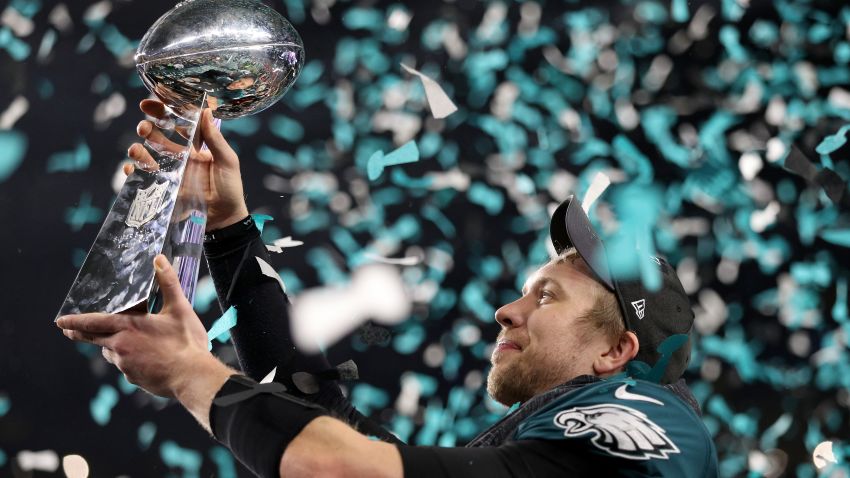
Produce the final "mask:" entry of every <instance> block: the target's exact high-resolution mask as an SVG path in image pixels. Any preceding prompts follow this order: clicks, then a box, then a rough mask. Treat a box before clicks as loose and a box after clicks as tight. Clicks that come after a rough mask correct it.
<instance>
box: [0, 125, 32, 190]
mask: <svg viewBox="0 0 850 478" xmlns="http://www.w3.org/2000/svg"><path fill="white" fill-rule="evenodd" d="M0 151H2V154H0V182H3V181H5V180H7V179H9V177H10V176H12V174H13V173H14V172H15V171H16V170H17V169H18V166H20V165H21V161H23V159H24V154H26V152H27V137H26V136H25V135H24V134H23V133H21V132H20V131H15V130H5V131H0Z"/></svg>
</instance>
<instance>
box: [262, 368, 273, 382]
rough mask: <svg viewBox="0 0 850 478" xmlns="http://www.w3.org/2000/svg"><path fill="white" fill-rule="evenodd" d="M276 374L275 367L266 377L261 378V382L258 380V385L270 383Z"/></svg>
mask: <svg viewBox="0 0 850 478" xmlns="http://www.w3.org/2000/svg"><path fill="white" fill-rule="evenodd" d="M276 373H277V367H275V368H273V369H272V371H271V372H269V373H267V374H266V376H265V377H263V379H262V380H260V383H271V382H272V380H274V376H275V374H276Z"/></svg>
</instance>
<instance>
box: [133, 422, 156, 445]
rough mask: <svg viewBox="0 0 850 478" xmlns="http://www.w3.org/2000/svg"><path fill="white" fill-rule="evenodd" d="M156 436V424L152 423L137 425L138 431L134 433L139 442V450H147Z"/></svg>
mask: <svg viewBox="0 0 850 478" xmlns="http://www.w3.org/2000/svg"><path fill="white" fill-rule="evenodd" d="M155 436H156V424H155V423H153V422H145V423H142V424H141V425H139V430H138V431H137V432H136V437H137V439H138V440H139V448H141V449H142V450H147V449H148V448H149V447H150V446H151V443H152V442H153V439H154V437H155Z"/></svg>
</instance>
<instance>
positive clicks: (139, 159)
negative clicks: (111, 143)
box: [125, 143, 159, 174]
mask: <svg viewBox="0 0 850 478" xmlns="http://www.w3.org/2000/svg"><path fill="white" fill-rule="evenodd" d="M127 156H128V157H129V158H130V159H132V160H133V161H135V162H136V163H138V165H139V167H140V168H142V169H143V170H145V171H148V172H154V171H159V163H157V162H156V160H155V159H153V156H151V153H150V152H148V150H147V149H145V147H144V146H142V145H141V144H139V143H133V144H131V145H130V147H129V148H128V149H127ZM125 171H126V170H125ZM130 172H133V171H132V170H130ZM128 174H129V173H128Z"/></svg>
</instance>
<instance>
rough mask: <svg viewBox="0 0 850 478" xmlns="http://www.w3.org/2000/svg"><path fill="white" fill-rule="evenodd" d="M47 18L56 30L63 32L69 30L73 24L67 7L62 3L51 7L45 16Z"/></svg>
mask: <svg viewBox="0 0 850 478" xmlns="http://www.w3.org/2000/svg"><path fill="white" fill-rule="evenodd" d="M47 20H48V21H49V22H50V24H51V25H53V26H54V27H56V29H57V30H59V31H60V32H63V33H64V32H67V31H69V30H70V29H71V28H72V27H73V26H74V23H73V21H71V14H70V13H69V12H68V7H66V6H65V4H64V3H60V4H58V5H56V6H55V7H53V10H51V11H50V14H49V15H48V16H47Z"/></svg>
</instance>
